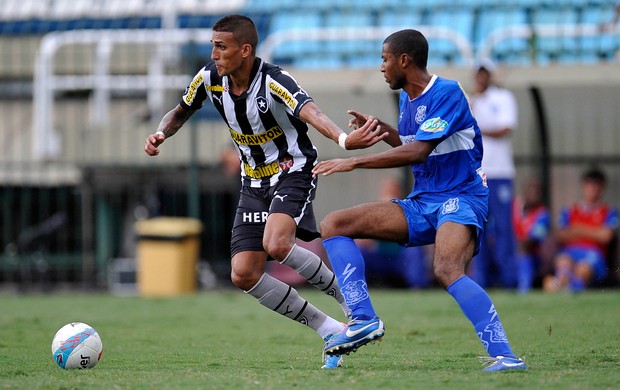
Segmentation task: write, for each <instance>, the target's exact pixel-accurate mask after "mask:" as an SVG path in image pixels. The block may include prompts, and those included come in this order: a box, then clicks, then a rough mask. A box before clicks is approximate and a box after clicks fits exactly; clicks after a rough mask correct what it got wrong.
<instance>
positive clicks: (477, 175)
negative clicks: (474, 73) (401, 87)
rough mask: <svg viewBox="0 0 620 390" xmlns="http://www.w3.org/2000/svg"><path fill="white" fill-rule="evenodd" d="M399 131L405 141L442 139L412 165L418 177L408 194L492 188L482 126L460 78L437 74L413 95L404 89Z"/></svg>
mask: <svg viewBox="0 0 620 390" xmlns="http://www.w3.org/2000/svg"><path fill="white" fill-rule="evenodd" d="M398 133H399V135H400V139H401V141H402V143H403V144H408V143H411V142H413V141H414V140H418V141H432V140H440V141H441V142H440V143H439V144H438V145H437V147H436V148H435V149H434V150H433V151H432V152H431V154H430V155H429V156H428V159H427V160H426V161H425V162H424V163H420V164H412V165H411V169H412V171H413V176H414V180H415V181H414V187H413V190H412V191H411V193H410V194H409V196H408V197H416V196H420V195H422V194H429V195H432V194H436V193H443V194H444V195H446V194H459V193H463V192H466V193H469V194H481V195H484V194H486V193H488V189H487V188H486V179H485V176H484V173H483V172H482V168H481V166H482V136H481V133H480V128H479V127H478V124H477V123H476V119H474V116H473V114H472V112H471V109H470V107H469V102H468V100H467V97H466V96H465V93H464V92H463V89H462V88H461V86H460V84H459V83H458V82H456V81H452V80H447V79H444V78H441V77H437V76H436V75H433V77H432V79H431V81H430V82H429V84H428V86H427V87H426V88H425V89H424V91H423V92H422V94H421V95H420V96H418V97H416V98H415V99H413V100H410V99H409V96H408V95H407V93H406V92H405V91H402V92H401V95H400V116H399V118H398Z"/></svg>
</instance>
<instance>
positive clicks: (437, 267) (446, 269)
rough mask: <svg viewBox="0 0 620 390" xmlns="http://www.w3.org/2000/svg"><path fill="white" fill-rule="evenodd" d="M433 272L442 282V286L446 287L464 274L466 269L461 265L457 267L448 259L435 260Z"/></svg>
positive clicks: (440, 282)
mask: <svg viewBox="0 0 620 390" xmlns="http://www.w3.org/2000/svg"><path fill="white" fill-rule="evenodd" d="M433 274H434V275H435V279H436V280H437V281H438V282H439V284H441V286H442V287H444V288H446V287H448V286H449V285H451V284H452V283H454V281H456V280H457V279H458V278H460V277H461V276H463V275H464V274H465V273H464V270H463V269H460V268H459V267H455V266H454V265H453V264H450V262H447V261H435V263H434V266H433Z"/></svg>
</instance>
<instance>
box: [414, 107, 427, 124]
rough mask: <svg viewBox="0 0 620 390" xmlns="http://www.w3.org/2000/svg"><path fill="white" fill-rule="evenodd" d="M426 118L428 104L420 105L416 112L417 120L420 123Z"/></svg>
mask: <svg viewBox="0 0 620 390" xmlns="http://www.w3.org/2000/svg"><path fill="white" fill-rule="evenodd" d="M424 119H426V106H419V107H418V109H417V110H416V112H415V121H416V122H417V123H418V124H420V123H422V122H424Z"/></svg>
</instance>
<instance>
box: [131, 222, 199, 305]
mask: <svg viewBox="0 0 620 390" xmlns="http://www.w3.org/2000/svg"><path fill="white" fill-rule="evenodd" d="M135 229H136V234H137V236H138V247H137V257H138V261H137V263H138V267H137V275H136V277H137V283H138V292H139V293H140V295H142V296H174V295H181V294H187V293H191V292H194V291H195V290H196V264H197V262H198V257H199V250H200V233H201V232H202V224H201V223H200V221H198V220H196V219H192V218H176V217H159V218H151V219H145V220H141V221H138V222H136V224H135Z"/></svg>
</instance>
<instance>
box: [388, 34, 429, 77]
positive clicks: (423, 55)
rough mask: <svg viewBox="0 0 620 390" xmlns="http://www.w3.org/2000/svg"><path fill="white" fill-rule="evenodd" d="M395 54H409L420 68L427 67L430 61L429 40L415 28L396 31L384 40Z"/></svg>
mask: <svg viewBox="0 0 620 390" xmlns="http://www.w3.org/2000/svg"><path fill="white" fill-rule="evenodd" d="M383 43H384V44H387V45H388V47H389V50H390V51H391V52H392V54H394V56H397V57H398V56H400V55H401V54H407V55H408V56H410V57H411V58H412V59H413V63H414V64H415V65H416V66H417V67H418V68H419V69H423V70H425V69H426V65H427V63H428V41H427V40H426V38H425V37H424V35H422V33H421V32H419V31H418V30H414V29H406V30H400V31H396V32H395V33H393V34H391V35H389V36H388V37H387V38H385V40H384V41H383Z"/></svg>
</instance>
